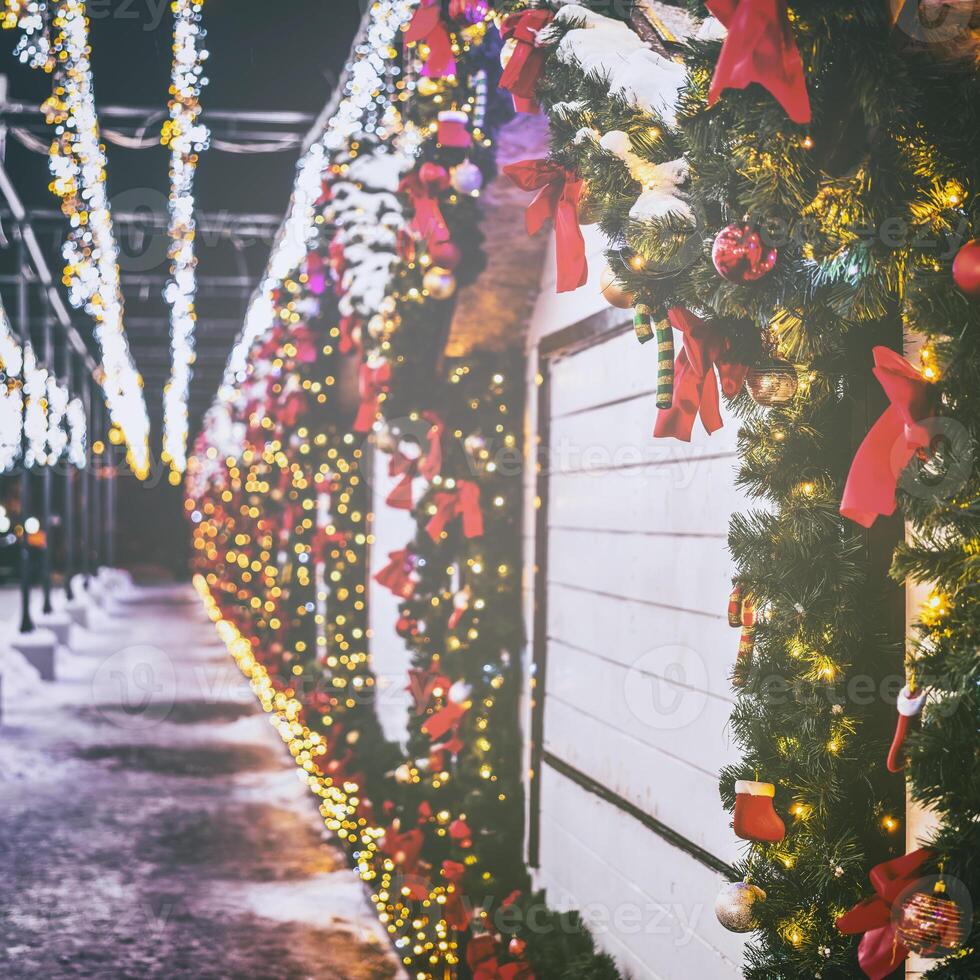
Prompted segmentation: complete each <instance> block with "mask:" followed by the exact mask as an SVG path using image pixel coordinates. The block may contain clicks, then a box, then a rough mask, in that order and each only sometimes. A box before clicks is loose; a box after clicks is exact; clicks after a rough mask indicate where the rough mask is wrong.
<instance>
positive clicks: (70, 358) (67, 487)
mask: <svg viewBox="0 0 980 980" xmlns="http://www.w3.org/2000/svg"><path fill="white" fill-rule="evenodd" d="M74 368H75V357H74V355H73V354H72V349H71V345H70V344H65V369H64V373H63V378H64V384H65V387H66V388H67V389H68V397H69V398H71V397H73V395H74V393H75V370H74ZM63 493H64V497H63V498H62V505H61V510H62V514H63V517H62V520H63V521H64V537H63V542H64V576H65V581H64V589H65V599H67V600H68V602H72V601H74V599H75V590H74V588H73V587H72V582H71V580H72V578H73V576H74V575H75V468H74V466H73V465H72V463H71V460H69V459H66V460H65V482H64V486H63Z"/></svg>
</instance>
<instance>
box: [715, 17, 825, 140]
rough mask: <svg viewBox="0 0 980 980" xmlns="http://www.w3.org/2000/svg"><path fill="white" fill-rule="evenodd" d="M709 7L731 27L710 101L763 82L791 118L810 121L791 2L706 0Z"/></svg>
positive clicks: (718, 65) (722, 49) (799, 121)
mask: <svg viewBox="0 0 980 980" xmlns="http://www.w3.org/2000/svg"><path fill="white" fill-rule="evenodd" d="M706 2H707V5H708V9H709V10H710V11H711V13H713V14H714V15H715V17H717V18H718V20H720V21H721V22H722V23H723V24H724V25H725V27H727V28H728V37H726V38H725V43H724V44H723V45H722V48H721V54H720V55H719V57H718V64H717V65H716V66H715V74H714V78H712V79H711V89H710V90H709V92H708V105H714V104H715V103H716V102H717V101H718V97H719V96H720V95H721V93H722V92H723V91H724V90H725V89H726V88H746V87H747V86H749V85H751V84H752V82H758V83H759V84H760V85H761V86H763V88H766V89H768V90H769V92H771V93H772V95H773V96H774V97H775V99H776V101H777V102H778V103H779V104H780V105H781V106H782V107H783V108H784V109H785V110H786V113H787V114H788V115H789V117H790V119H792V120H793V122H797V123H808V122H809V121H810V118H811V114H810V97H809V95H808V94H807V90H806V82H805V81H804V78H803V60H802V59H801V58H800V51H799V48H797V46H796V39H795V38H794V37H793V29H792V28H791V27H790V24H789V16H788V15H787V13H786V0H706Z"/></svg>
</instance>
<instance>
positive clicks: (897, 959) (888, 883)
mask: <svg viewBox="0 0 980 980" xmlns="http://www.w3.org/2000/svg"><path fill="white" fill-rule="evenodd" d="M931 856H932V855H931V852H930V851H928V850H925V849H921V850H918V851H913V852H912V853H911V854H905V855H903V856H902V857H899V858H895V859H894V860H891V861H885V862H884V863H883V864H879V865H877V866H876V867H874V868H872V870H871V875H870V878H871V884H872V886H873V887H874V890H875V892H876V893H877V894H876V895H875V896H874V897H873V898H866V899H865V900H864V901H863V902H859V903H858V904H857V905H855V906H854V908H852V909H851V910H850V912H846V913H845V914H844V915H842V916H841V917H840V918H839V919H838V920H837V928H838V929H839V930H840V931H841V932H842V933H844V934H845V935H847V936H853V935H856V934H857V933H859V932H863V933H864V935H863V936H862V937H861V942H860V944H859V945H858V963H859V964H860V966H861V969H862V970H864V972H865V973H866V974H867V975H868V976H869V977H870V978H871V980H882V978H883V977H887V976H889V975H890V974H891V973H893V972H894V971H895V970H896V969H897V968H898V967H899V966H900V965H901V964H902V963H903V962H904V961H905V959H906V958H907V957H908V955H909V951H908V949H907V948H906V946H905V944H904V943H903V942H902V941H901V939H899V938H898V934H897V933H896V932H895V926H894V923H893V921H892V906H893V905H894V904H895V902H896V901H897V900H898V899H899V898H900V897H901V896H902V893H903V892H905V891H906V890H907V889H908V888H909V887H910V886H911V885H912V884H913V883H914V882H915V880H916V879H917V878H918V877H920V875H919V872H920V870H921V869H922V866H923V865H924V864H925V863H926V862H927V861H928V860H929V858H930V857H931Z"/></svg>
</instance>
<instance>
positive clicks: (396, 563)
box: [374, 548, 415, 599]
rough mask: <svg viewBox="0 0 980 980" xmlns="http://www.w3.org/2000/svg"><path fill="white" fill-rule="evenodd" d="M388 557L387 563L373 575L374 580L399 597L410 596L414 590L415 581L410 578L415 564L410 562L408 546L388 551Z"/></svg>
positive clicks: (406, 597) (405, 597)
mask: <svg viewBox="0 0 980 980" xmlns="http://www.w3.org/2000/svg"><path fill="white" fill-rule="evenodd" d="M388 559H389V561H388V564H387V565H385V567H384V568H382V569H381V571H380V572H378V573H377V575H375V576H374V581H375V582H377V583H378V585H383V586H384V587H385V588H386V589H389V590H390V591H391V592H392V593H394V594H395V595H396V596H398V597H399V598H400V599H408V598H410V597H411V596H412V595H413V594H414V592H415V582H414V581H413V580H412V571H413V570H414V568H415V565H414V564H413V563H412V558H411V552H410V551H409V550H408V548H402V549H401V550H400V551H392V552H389V554H388Z"/></svg>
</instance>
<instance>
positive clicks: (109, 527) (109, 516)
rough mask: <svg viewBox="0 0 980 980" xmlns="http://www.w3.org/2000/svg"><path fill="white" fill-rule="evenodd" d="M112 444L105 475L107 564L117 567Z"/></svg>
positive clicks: (107, 450)
mask: <svg viewBox="0 0 980 980" xmlns="http://www.w3.org/2000/svg"><path fill="white" fill-rule="evenodd" d="M112 448H113V447H112V444H111V443H110V444H109V446H107V447H106V459H107V464H108V465H107V466H106V468H105V470H104V471H103V472H104V473H105V563H106V565H107V566H108V567H109V568H115V567H116V458H115V453H113V452H112V451H111V450H112Z"/></svg>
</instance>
